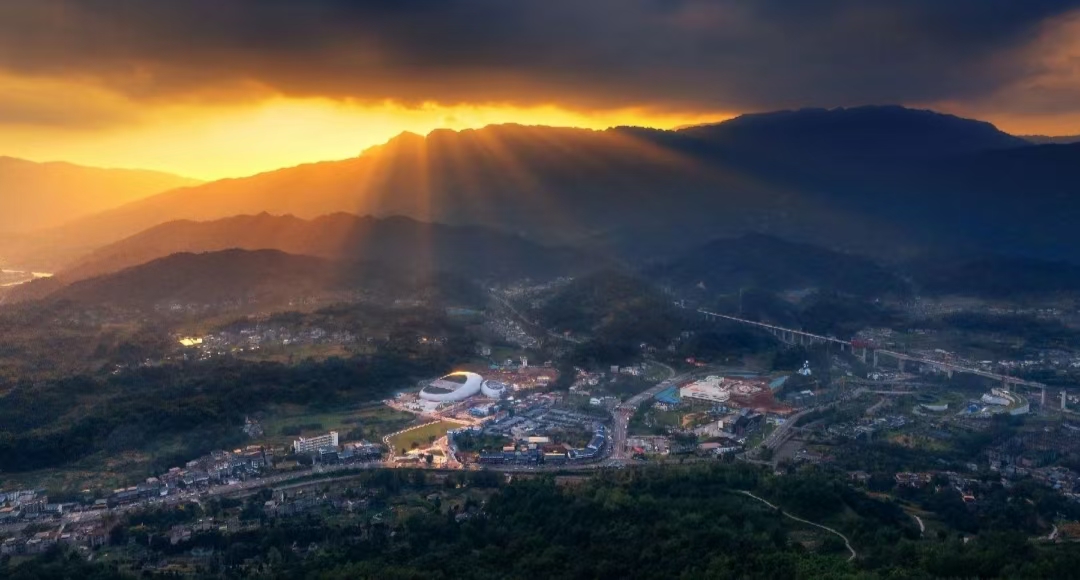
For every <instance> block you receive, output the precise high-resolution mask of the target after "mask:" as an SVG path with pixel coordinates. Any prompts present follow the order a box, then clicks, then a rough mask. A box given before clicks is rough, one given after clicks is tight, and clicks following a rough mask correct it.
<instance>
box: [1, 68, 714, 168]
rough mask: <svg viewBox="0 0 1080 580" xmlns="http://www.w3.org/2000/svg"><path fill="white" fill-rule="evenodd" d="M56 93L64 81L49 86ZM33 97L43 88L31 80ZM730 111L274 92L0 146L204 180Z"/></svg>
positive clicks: (677, 121)
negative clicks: (468, 140)
mask: <svg viewBox="0 0 1080 580" xmlns="http://www.w3.org/2000/svg"><path fill="white" fill-rule="evenodd" d="M46 88H48V89H50V90H49V94H52V90H54V89H56V88H57V87H56V86H46ZM25 89H26V93H27V94H28V95H29V96H31V97H37V98H41V95H42V94H44V91H43V90H41V88H40V86H38V87H35V89H36V90H37V93H38V94H37V95H34V94H33V93H32V92H31V91H32V90H34V89H31V87H25ZM83 94H86V95H87V99H86V100H84V103H85V106H88V107H95V108H98V109H100V110H101V111H105V112H107V114H113V115H114V116H116V117H117V118H121V117H120V115H119V113H117V111H118V109H120V107H118V103H117V102H115V101H114V100H111V99H115V97H112V96H111V95H109V94H108V93H104V92H100V93H95V92H86V93H83ZM120 110H122V109H120ZM732 116H733V115H732V114H730V113H727V114H725V113H701V114H677V113H664V112H659V111H649V110H645V109H622V110H614V111H598V112H579V111H572V110H568V109H564V108H560V107H558V106H555V105H550V106H540V107H530V108H522V107H512V106H505V105H497V104H493V105H456V106H442V105H439V104H435V103H428V104H423V105H420V106H415V107H406V106H403V105H399V104H395V103H391V102H385V103H380V104H367V103H365V104H361V103H355V102H349V101H334V100H330V99H323V98H311V99H289V98H271V99H267V100H264V101H261V102H255V103H244V104H233V105H227V106H226V105H214V104H183V103H181V104H160V105H155V106H152V107H149V108H144V109H143V110H140V111H139V113H138V115H133V116H132V118H131V119H126V120H125V121H126V122H119V123H116V124H114V125H112V126H109V127H103V128H98V127H92V126H91V127H84V128H74V129H73V128H70V127H63V128H56V129H49V128H47V127H46V128H43V127H41V126H34V127H26V128H19V127H9V128H8V129H6V130H5V131H4V132H2V133H0V151H3V152H4V153H5V154H8V155H11V156H15V157H21V158H25V159H30V160H34V161H51V160H65V161H70V162H73V163H80V164H85V165H93V166H103V167H139V168H144V169H154V170H161V171H168V172H171V173H177V174H180V175H186V176H189V177H195V178H200V179H218V178H223V177H240V176H245V175H251V174H255V173H259V172H263V171H270V170H274V169H278V168H281V167H289V166H294V165H298V164H301V163H310V162H316V161H326V160H333V159H344V158H348V157H355V156H356V155H359V154H360V153H361V152H362V151H363V150H364V149H367V148H368V147H371V146H373V145H379V144H382V143H385V142H386V141H387V140H389V139H391V138H392V137H394V136H396V135H398V134H400V133H401V132H403V131H409V132H413V133H418V134H421V135H425V134H427V133H428V132H430V131H432V130H433V129H440V128H445V129H454V130H460V129H469V128H479V127H483V126H485V125H490V124H499V123H519V124H525V125H552V126H571V127H582V128H591V129H605V128H608V127H613V126H618V125H635V126H646V127H655V128H673V127H678V126H682V125H688V124H698V123H705V122H717V121H722V120H724V119H727V118H730V117H732Z"/></svg>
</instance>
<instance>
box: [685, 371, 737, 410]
mask: <svg viewBox="0 0 1080 580" xmlns="http://www.w3.org/2000/svg"><path fill="white" fill-rule="evenodd" d="M679 398H681V399H697V400H700V401H710V402H713V403H726V402H727V401H728V399H730V398H731V391H730V390H728V388H727V387H726V385H724V377H717V376H710V377H707V378H705V379H703V380H700V381H697V382H696V383H690V384H689V385H686V386H685V387H682V388H681V389H679Z"/></svg>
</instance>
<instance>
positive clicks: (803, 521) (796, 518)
mask: <svg viewBox="0 0 1080 580" xmlns="http://www.w3.org/2000/svg"><path fill="white" fill-rule="evenodd" d="M741 493H742V494H743V495H748V496H750V497H752V498H754V499H756V500H758V501H760V502H761V503H763V504H765V505H767V506H769V507H771V508H773V509H775V510H780V513H782V514H784V516H785V517H788V518H791V519H793V520H795V521H797V522H801V523H804V524H807V525H810V526H814V527H815V528H821V529H823V530H825V531H826V532H829V533H831V534H834V535H836V536H839V537H840V539H841V540H844V546H846V547H847V549H848V551H849V552H851V557H850V558H848V562H850V561H852V560H854V559H855V558H857V557H859V555H858V554H857V553H855V548H852V547H851V542H850V541H848V539H847V536H845V535H844V534H841V533H840V532H838V531H836V530H834V529H832V528H830V527H829V526H823V525H821V524H816V523H814V522H811V521H810V520H804V519H802V518H799V517H795V516H793V515H791V514H789V513H787V512H786V511H784V510H782V509H780V508H778V507H776V506H774V505H773V504H771V503H769V502H768V501H766V500H765V499H763V498H760V497H758V496H756V495H754V494H752V493H750V492H748V491H741ZM919 523H920V524H921V523H922V522H921V521H920V522H919Z"/></svg>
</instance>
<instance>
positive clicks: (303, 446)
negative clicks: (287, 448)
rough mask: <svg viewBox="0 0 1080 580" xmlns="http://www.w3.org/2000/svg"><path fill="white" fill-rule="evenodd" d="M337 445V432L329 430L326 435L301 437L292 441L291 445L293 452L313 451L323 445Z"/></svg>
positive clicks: (335, 446)
mask: <svg viewBox="0 0 1080 580" xmlns="http://www.w3.org/2000/svg"><path fill="white" fill-rule="evenodd" d="M337 446H338V433H337V431H331V432H329V433H327V434H326V435H319V436H318V437H311V438H305V437H301V438H299V439H297V440H296V441H293V444H292V447H293V452H295V453H314V452H316V451H318V450H320V449H322V448H324V447H334V448H337Z"/></svg>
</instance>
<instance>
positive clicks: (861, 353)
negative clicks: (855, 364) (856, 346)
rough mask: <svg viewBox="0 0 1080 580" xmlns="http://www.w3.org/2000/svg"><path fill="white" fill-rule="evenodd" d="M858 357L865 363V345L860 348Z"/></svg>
mask: <svg viewBox="0 0 1080 580" xmlns="http://www.w3.org/2000/svg"><path fill="white" fill-rule="evenodd" d="M859 359H861V360H862V363H863V364H866V347H865V346H864V347H863V348H862V352H860V353H859Z"/></svg>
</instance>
